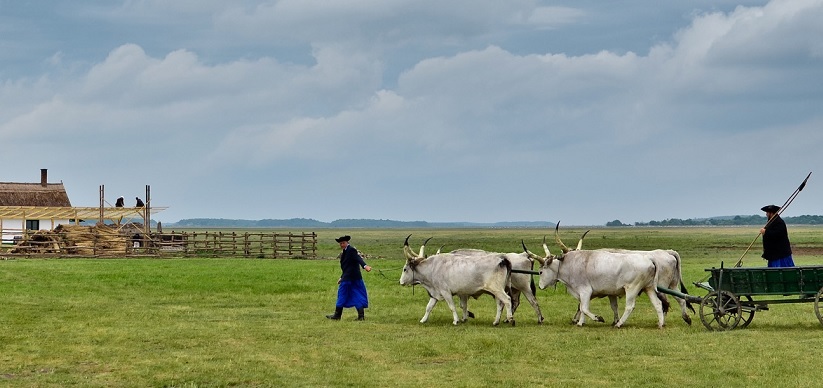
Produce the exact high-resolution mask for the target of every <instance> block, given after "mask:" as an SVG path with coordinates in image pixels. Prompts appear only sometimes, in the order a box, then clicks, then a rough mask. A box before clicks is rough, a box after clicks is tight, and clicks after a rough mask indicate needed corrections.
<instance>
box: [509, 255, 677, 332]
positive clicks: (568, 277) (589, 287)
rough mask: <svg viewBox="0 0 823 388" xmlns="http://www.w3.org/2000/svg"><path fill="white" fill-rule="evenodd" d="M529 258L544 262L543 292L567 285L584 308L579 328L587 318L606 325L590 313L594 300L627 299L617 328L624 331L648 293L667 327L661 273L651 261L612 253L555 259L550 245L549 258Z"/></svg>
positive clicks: (542, 267)
mask: <svg viewBox="0 0 823 388" xmlns="http://www.w3.org/2000/svg"><path fill="white" fill-rule="evenodd" d="M523 248H524V251H526V253H528V254H529V257H531V258H533V259H535V260H537V261H538V262H540V271H539V272H540V284H539V285H540V289H545V288H546V287H548V286H553V285H555V284H556V283H557V282H558V281H559V282H561V283H563V284H565V285H566V290H567V291H568V293H569V294H571V295H572V296H573V297H574V298H575V299H577V301H578V302H579V304H580V307H579V308H580V312H581V313H582V315H580V319H579V320H578V321H577V325H578V326H583V324H584V323H585V317H586V316H588V317H589V318H591V319H593V320H596V321H598V322H604V320H603V317H601V316H598V315H595V314H593V313H592V312H591V311H589V303H590V301H591V299H592V298H597V297H609V296H615V297H619V296H625V297H626V308H625V310H624V311H623V316H621V317H620V319H619V320H618V321H617V322H616V323H615V324H614V326H615V327H618V328H619V327H622V326H623V325H624V324H625V323H626V320H627V319H628V318H629V316H630V315H631V313H632V311H633V310H634V306H635V302H636V299H637V296H638V295H639V294H640V293H641V292H645V293H646V294H647V295H648V296H649V300H650V301H651V303H652V306H653V307H654V310H655V312H656V313H657V326H658V327H659V328H662V327H663V326H664V325H665V314H664V312H663V303H662V302H661V301H660V299H659V298H658V292H657V280H658V269H657V266H656V265H655V264H654V262H653V261H652V260H650V259H649V258H647V257H645V256H643V255H639V254H634V253H616V252H608V251H587V250H574V251H570V252H568V253H564V254H561V255H559V256H553V255H552V254H551V253H550V252H549V248H548V247H547V246H546V244H545V243H544V244H543V249H544V251H545V253H546V256H545V257H540V256H538V255H536V254H534V253H531V252H529V250H528V249H526V246H525V244H524V245H523Z"/></svg>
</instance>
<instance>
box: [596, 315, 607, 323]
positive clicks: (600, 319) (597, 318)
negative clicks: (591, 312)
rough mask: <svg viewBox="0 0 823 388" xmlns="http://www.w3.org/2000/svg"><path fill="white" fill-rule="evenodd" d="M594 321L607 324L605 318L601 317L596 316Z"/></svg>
mask: <svg viewBox="0 0 823 388" xmlns="http://www.w3.org/2000/svg"><path fill="white" fill-rule="evenodd" d="M594 320H595V321H597V322H606V320H605V319H603V317H601V316H599V315H595V316H594Z"/></svg>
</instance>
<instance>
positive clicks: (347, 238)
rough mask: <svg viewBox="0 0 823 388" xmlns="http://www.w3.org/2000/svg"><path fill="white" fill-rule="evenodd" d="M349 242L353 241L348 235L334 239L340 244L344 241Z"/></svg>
mask: <svg viewBox="0 0 823 388" xmlns="http://www.w3.org/2000/svg"><path fill="white" fill-rule="evenodd" d="M349 240H351V236H348V235H346V236H343V237H340V238H336V239H334V241H337V242H339V243H340V242H343V241H349Z"/></svg>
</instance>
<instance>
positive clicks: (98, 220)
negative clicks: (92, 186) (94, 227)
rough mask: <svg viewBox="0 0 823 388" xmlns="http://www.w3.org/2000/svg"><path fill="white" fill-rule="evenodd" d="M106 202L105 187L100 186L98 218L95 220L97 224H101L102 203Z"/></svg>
mask: <svg viewBox="0 0 823 388" xmlns="http://www.w3.org/2000/svg"><path fill="white" fill-rule="evenodd" d="M105 201H106V186H105V185H100V218H98V219H97V224H98V225H102V224H103V217H104V214H103V203H104V202H105Z"/></svg>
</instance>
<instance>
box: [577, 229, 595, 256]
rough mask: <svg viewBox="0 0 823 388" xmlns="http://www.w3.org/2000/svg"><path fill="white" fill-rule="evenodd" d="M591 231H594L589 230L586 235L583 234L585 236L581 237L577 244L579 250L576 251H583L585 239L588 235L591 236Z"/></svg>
mask: <svg viewBox="0 0 823 388" xmlns="http://www.w3.org/2000/svg"><path fill="white" fill-rule="evenodd" d="M591 231H592V230H591V229H589V230H587V231H586V233H583V235H582V236H580V241H578V242H577V249H576V250H578V251H579V250H581V249H583V239H584V238H586V235H587V234H589V232H591Z"/></svg>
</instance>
